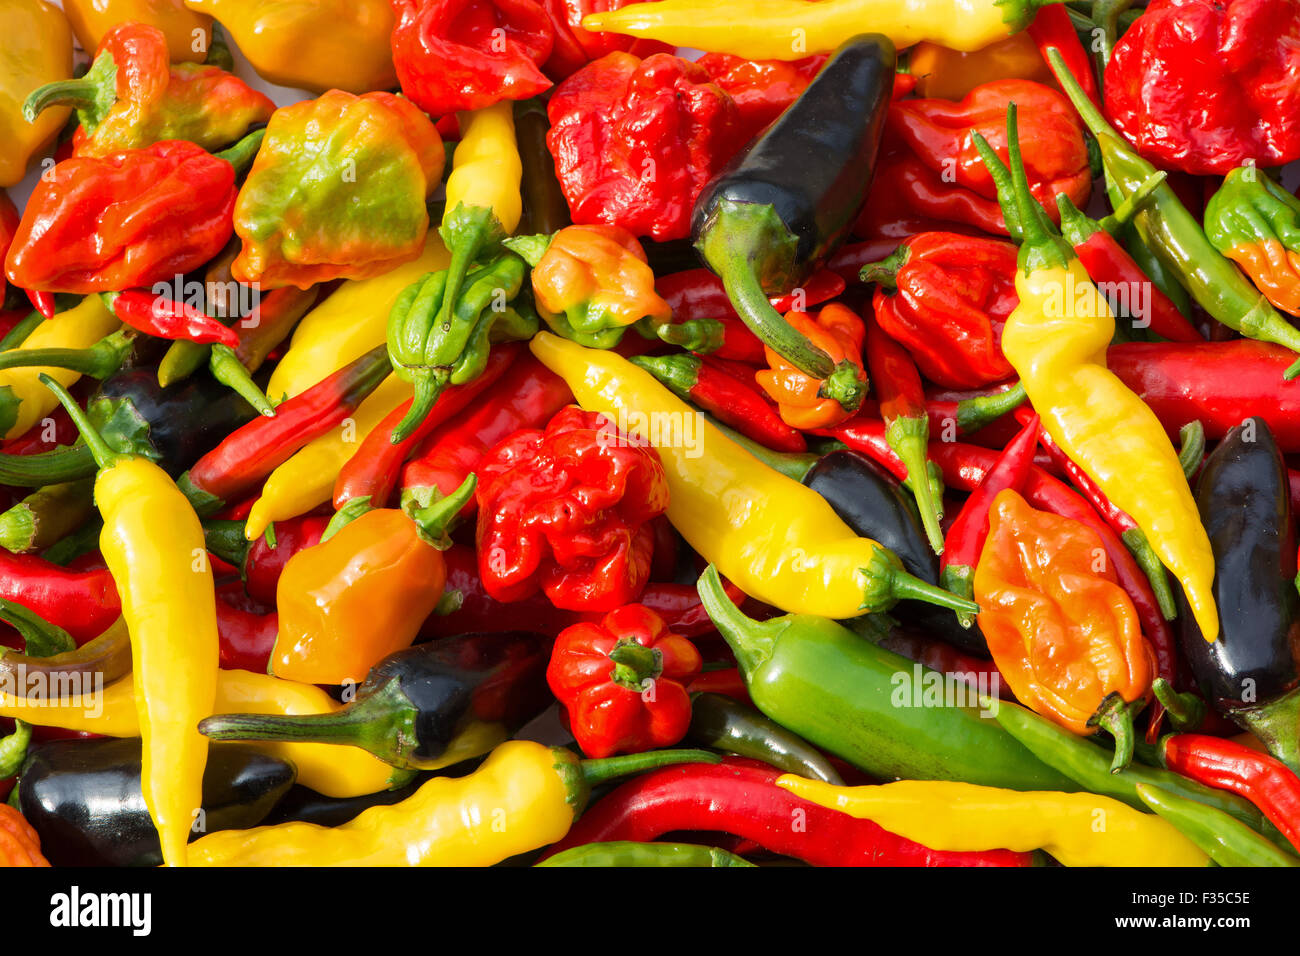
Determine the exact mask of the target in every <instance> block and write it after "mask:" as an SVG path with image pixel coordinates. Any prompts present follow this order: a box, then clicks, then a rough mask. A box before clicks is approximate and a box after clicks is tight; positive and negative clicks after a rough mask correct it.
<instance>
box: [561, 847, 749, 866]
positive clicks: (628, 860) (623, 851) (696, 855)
mask: <svg viewBox="0 0 1300 956" xmlns="http://www.w3.org/2000/svg"><path fill="white" fill-rule="evenodd" d="M753 865H754V864H753V863H750V862H749V861H748V860H745V859H743V858H741V857H738V856H736V854H734V853H728V852H727V851H726V850H720V849H718V848H717V847H714V846H696V845H695V844H693V843H637V842H635V841H632V840H615V841H612V842H609V843H587V844H584V845H583V846H575V847H572V848H571V849H568V850H565V851H564V852H563V853H557V854H555V856H553V857H551V858H549V859H547V860H543V861H542V862H541V863H538V864H537V866H606V867H608V866H695V867H702V866H753Z"/></svg>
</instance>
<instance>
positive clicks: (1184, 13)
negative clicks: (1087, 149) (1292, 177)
mask: <svg viewBox="0 0 1300 956" xmlns="http://www.w3.org/2000/svg"><path fill="white" fill-rule="evenodd" d="M1103 85H1104V87H1105V90H1106V116H1107V117H1108V118H1109V119H1110V121H1111V122H1112V123H1114V124H1115V128H1116V129H1118V130H1119V131H1120V132H1121V133H1122V134H1123V135H1124V137H1125V138H1126V139H1127V140H1128V141H1129V142H1130V143H1132V144H1133V145H1134V146H1136V147H1137V149H1138V152H1140V153H1141V154H1142V155H1143V156H1145V157H1146V158H1147V159H1148V160H1150V161H1151V162H1152V163H1154V164H1155V165H1156V166H1158V167H1160V168H1161V169H1178V170H1182V171H1183V172H1186V173H1191V174H1193V175H1206V174H1218V175H1223V174H1225V173H1227V172H1229V171H1230V170H1231V169H1233V168H1234V167H1236V166H1242V165H1245V164H1246V163H1248V162H1249V163H1250V164H1252V165H1255V166H1259V167H1263V168H1267V167H1271V166H1281V165H1283V164H1285V163H1289V162H1291V161H1292V160H1295V159H1298V158H1300V4H1297V3H1296V2H1295V0H1152V2H1151V3H1150V4H1149V5H1148V6H1147V8H1146V11H1145V12H1143V14H1142V16H1140V17H1138V19H1137V22H1136V23H1134V24H1133V26H1132V28H1131V29H1129V30H1128V31H1127V32H1126V33H1125V34H1124V36H1123V37H1121V38H1120V41H1119V42H1118V43H1117V44H1115V52H1114V55H1113V56H1112V57H1111V59H1110V63H1108V64H1107V66H1106V75H1105V83H1104V84H1103Z"/></svg>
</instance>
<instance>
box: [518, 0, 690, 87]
mask: <svg viewBox="0 0 1300 956" xmlns="http://www.w3.org/2000/svg"><path fill="white" fill-rule="evenodd" d="M635 2H637V0H541V3H542V8H543V9H544V10H545V11H546V15H547V16H548V17H549V18H550V20H551V29H552V30H553V31H554V33H555V44H554V46H552V47H551V55H550V56H549V57H548V58H547V60H546V62H545V63H543V64H542V72H543V73H545V74H546V75H547V76H549V77H550V78H551V79H553V80H555V82H557V83H558V82H560V80H564V79H567V78H568V77H570V76H572V75H573V74H574V73H577V72H578V71H579V70H581V69H582V68H583V67H584V66H586V65H587V64H588V63H590V62H591V61H592V60H599V59H600V58H601V57H602V56H604V55H605V54H606V53H614V52H615V51H619V50H621V51H623V52H624V53H631V54H632V55H633V56H639V57H641V58H642V59H644V58H646V57H648V56H653V55H654V54H656V53H675V52H676V48H675V47H672V46H669V45H668V44H667V43H661V42H660V41H658V40H644V39H640V38H638V37H630V36H624V35H623V34H621V33H591V32H589V31H587V30H584V29H582V18H583V17H585V16H587V15H588V14H589V13H606V12H608V11H610V10H617V9H619V8H620V7H625V6H627V5H628V4H629V3H635Z"/></svg>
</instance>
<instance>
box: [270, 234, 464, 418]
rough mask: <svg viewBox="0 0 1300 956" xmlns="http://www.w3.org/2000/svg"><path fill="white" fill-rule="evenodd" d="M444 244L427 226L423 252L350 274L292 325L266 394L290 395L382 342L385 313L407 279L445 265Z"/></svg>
mask: <svg viewBox="0 0 1300 956" xmlns="http://www.w3.org/2000/svg"><path fill="white" fill-rule="evenodd" d="M447 260H448V256H447V247H446V246H444V245H443V244H442V240H441V239H439V238H438V235H437V233H435V232H433V231H430V232H429V234H428V236H427V238H426V239H425V241H424V252H422V253H421V254H420V258H418V259H416V260H415V261H414V262H407V263H404V264H402V265H400V266H398V267H397V268H396V269H393V270H392V271H390V272H385V273H384V274H383V275H381V276H375V277H374V278H371V279H349V280H348V281H346V282H344V283H342V284H341V285H340V286H339V287H338V288H337V289H336V290H335V291H334V292H332V293H330V295H329V297H328V298H326V299H325V301H324V302H322V303H321V304H320V305H318V306H316V308H314V309H312V310H311V311H310V312H308V313H307V314H306V315H305V316H304V317H303V319H302V321H301V322H299V323H298V327H297V328H296V329H294V332H293V339H292V340H290V342H289V349H288V351H286V352H285V353H284V357H283V358H282V359H280V362H279V364H278V365H276V367H275V371H274V372H272V373H271V379H270V381H269V382H267V385H266V394H267V395H268V396H270V398H271V400H272V401H281V400H283V399H285V398H293V397H294V396H295V395H298V394H300V393H302V392H305V391H306V390H307V389H309V388H311V387H312V386H313V385H315V384H316V383H317V382H319V381H321V380H322V379H324V378H326V377H327V376H329V375H332V374H334V373H335V372H337V371H338V370H339V369H341V368H342V367H343V366H345V365H347V364H348V363H349V362H351V361H353V360H355V359H358V358H360V357H361V356H362V355H365V354H366V353H367V352H369V351H370V350H371V349H373V348H374V347H375V346H376V345H382V344H383V342H384V340H385V338H386V337H387V335H388V313H389V312H391V311H392V310H393V303H394V302H396V301H397V297H398V296H399V295H401V293H402V290H403V289H405V288H406V287H407V286H408V285H410V284H411V283H412V282H415V281H416V280H417V279H420V278H422V277H423V276H424V275H425V274H426V273H429V272H437V271H439V270H441V269H445V268H447Z"/></svg>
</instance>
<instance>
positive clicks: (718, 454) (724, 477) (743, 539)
mask: <svg viewBox="0 0 1300 956" xmlns="http://www.w3.org/2000/svg"><path fill="white" fill-rule="evenodd" d="M530 345H531V348H532V350H533V354H534V355H536V356H537V357H538V359H540V360H541V362H542V364H543V365H545V366H546V367H547V368H549V369H550V370H551V371H552V372H554V373H555V374H556V375H558V376H560V378H562V379H564V380H565V381H566V382H567V383H568V385H569V388H570V389H572V391H573V395H574V398H576V399H577V401H578V404H580V405H581V406H582V407H583V408H584V409H586V410H588V411H594V412H603V413H604V414H605V415H608V416H609V417H610V418H611V419H613V421H614V422H616V423H617V424H618V426H619V428H620V429H622V430H623V431H626V432H628V433H630V434H633V435H635V436H637V437H639V438H641V439H643V440H645V441H647V442H649V443H650V444H652V445H654V446H655V447H656V448H657V449H658V450H659V456H660V458H661V459H662V460H663V464H664V469H665V470H666V471H667V473H668V489H669V499H668V520H669V521H671V522H672V524H673V526H674V527H675V528H677V530H678V531H679V532H681V534H682V535H683V537H685V538H686V540H687V541H688V542H689V543H690V545H691V547H693V548H695V550H696V551H698V552H699V553H700V554H701V555H703V556H704V558H705V560H707V561H709V562H711V563H712V564H715V565H717V567H718V570H719V572H721V573H722V574H723V575H724V576H726V577H727V578H728V579H730V580H731V581H733V582H734V583H735V584H736V585H737V586H739V587H740V589H741V590H742V591H744V592H745V593H746V594H749V595H752V596H753V597H756V598H758V599H759V600H760V601H764V602H766V603H768V604H771V605H773V606H774V607H778V608H780V609H781V610H783V611H788V612H790V613H793V614H816V615H820V616H822V617H831V618H849V617H857V616H858V615H860V614H862V613H863V612H864V611H878V610H885V609H888V608H889V607H892V606H893V604H894V602H895V601H897V600H898V599H899V598H904V597H906V598H914V599H917V600H922V601H930V602H932V603H935V604H939V605H942V606H944V607H951V608H954V609H958V610H961V609H971V608H975V605H974V604H972V603H970V602H968V601H963V600H961V599H960V598H957V597H955V596H954V595H951V594H949V593H948V592H947V591H943V590H940V589H939V588H936V587H934V586H932V585H929V584H927V583H925V582H924V581H920V580H918V579H917V578H914V577H913V576H912V575H910V574H908V573H907V572H906V571H904V570H903V566H902V563H901V562H900V561H899V560H898V558H897V557H896V556H895V555H894V554H893V552H891V551H889V550H887V549H886V548H884V547H882V546H881V545H879V544H877V543H876V542H874V541H872V540H870V539H868V538H859V537H858V536H857V535H855V534H854V533H853V531H852V530H851V529H850V528H849V527H848V526H847V525H845V524H844V522H843V521H841V520H840V519H839V517H838V516H837V515H836V514H835V512H834V510H832V509H831V506H830V505H829V504H827V503H826V499H825V498H823V497H822V496H821V495H819V494H817V492H815V491H812V490H811V489H809V488H806V487H805V486H803V485H801V484H800V483H799V482H797V481H795V480H793V479H791V478H787V477H786V476H785V475H783V474H781V473H780V472H778V471H776V470H775V469H773V468H769V467H768V466H767V465H765V464H763V463H762V462H760V461H759V460H758V459H756V458H755V457H754V456H753V455H751V454H750V453H749V452H747V451H746V450H744V449H743V448H741V447H740V446H739V445H737V444H735V443H733V442H732V441H730V440H728V439H727V438H726V437H725V436H724V435H723V434H722V432H720V431H718V429H717V428H715V427H714V426H713V425H711V424H709V423H708V422H707V421H705V420H704V417H703V416H702V415H700V414H699V413H698V412H696V411H694V410H693V409H692V408H691V407H690V406H689V405H687V404H686V403H684V402H683V401H681V400H680V399H679V398H677V396H675V395H673V393H672V392H670V391H669V390H668V389H667V388H665V387H664V386H663V385H660V384H659V382H658V381H657V380H656V379H655V378H654V376H652V375H651V374H650V373H649V372H646V371H645V370H643V369H640V368H638V367H637V366H635V365H633V364H632V363H631V362H629V361H628V360H627V359H625V358H623V357H622V356H620V355H617V354H615V353H613V352H609V351H604V350H599V349H588V348H584V347H582V346H581V345H578V344H576V343H574V342H570V341H568V340H567V339H562V338H560V337H559V336H557V335H551V334H550V333H547V332H541V333H539V334H538V335H537V336H535V337H534V338H533V340H532V342H531V343H530Z"/></svg>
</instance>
